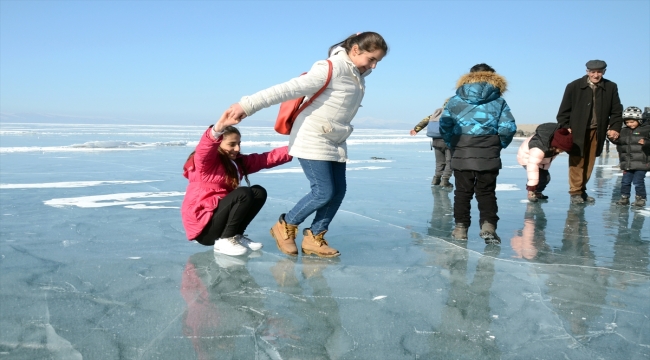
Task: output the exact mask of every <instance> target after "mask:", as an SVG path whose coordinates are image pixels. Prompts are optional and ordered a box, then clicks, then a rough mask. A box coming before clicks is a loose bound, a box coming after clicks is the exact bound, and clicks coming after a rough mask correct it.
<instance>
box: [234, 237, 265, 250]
mask: <svg viewBox="0 0 650 360" xmlns="http://www.w3.org/2000/svg"><path fill="white" fill-rule="evenodd" d="M235 237H237V240H239V243H240V244H242V245H243V246H245V247H247V248H249V249H251V250H253V251H257V250H259V249H261V248H262V247H263V246H264V245H262V243H258V242H255V241H253V240H251V239H249V238H247V237H246V235H235Z"/></svg>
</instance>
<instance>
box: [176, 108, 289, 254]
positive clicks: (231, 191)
mask: <svg viewBox="0 0 650 360" xmlns="http://www.w3.org/2000/svg"><path fill="white" fill-rule="evenodd" d="M228 115H229V111H226V112H225V113H224V114H223V115H221V118H220V119H219V121H217V123H216V124H215V125H214V126H211V127H210V128H208V130H206V131H205V133H204V134H203V136H202V137H201V140H200V141H199V144H198V145H197V146H196V150H195V151H194V152H193V153H192V154H191V155H190V157H189V158H188V159H187V161H186V162H185V166H183V176H185V177H186V178H187V179H188V180H189V182H190V183H189V185H188V186H187V190H186V192H185V198H184V199H183V205H182V207H181V216H182V218H183V227H184V228H185V233H186V235H187V238H188V239H189V240H196V241H197V242H198V243H200V244H202V245H206V246H214V251H215V252H218V253H222V254H226V255H233V256H237V255H243V254H245V253H246V252H247V250H248V249H250V250H259V249H261V248H262V244H261V243H258V242H253V241H251V240H250V239H249V238H247V237H246V236H245V235H244V231H245V230H246V227H247V226H248V224H250V223H251V221H253V219H254V218H255V216H256V215H257V213H258V212H259V211H260V210H261V209H262V206H264V203H265V202H266V190H265V189H264V188H263V187H261V186H259V185H253V186H250V183H249V181H248V174H252V173H254V172H257V171H260V170H262V169H268V168H272V167H274V166H278V165H281V164H284V163H287V162H289V161H291V159H292V157H291V156H289V154H288V152H287V147H286V146H283V147H280V148H277V149H274V150H272V151H270V152H265V153H263V154H250V155H242V154H240V152H239V151H240V144H241V134H240V133H239V130H237V128H235V127H233V126H231V125H234V124H236V123H237V121H236V120H232V119H229V116H228ZM242 179H245V180H246V183H247V184H248V186H241V183H240V182H241V180H242Z"/></svg>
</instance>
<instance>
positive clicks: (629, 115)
mask: <svg viewBox="0 0 650 360" xmlns="http://www.w3.org/2000/svg"><path fill="white" fill-rule="evenodd" d="M642 114H643V112H642V111H641V109H639V108H638V107H636V106H628V107H627V108H625V110H624V111H623V121H625V120H636V121H638V122H639V124H642V123H643V118H642Z"/></svg>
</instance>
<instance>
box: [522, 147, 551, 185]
mask: <svg viewBox="0 0 650 360" xmlns="http://www.w3.org/2000/svg"><path fill="white" fill-rule="evenodd" d="M533 136H534V135H533ZM533 136H530V137H528V138H527V139H526V140H524V142H523V143H522V144H521V146H519V151H517V162H519V165H522V166H525V167H526V173H527V175H528V182H527V183H526V185H527V186H535V185H537V184H539V169H540V168H541V169H544V170H548V168H550V167H551V162H553V159H555V158H556V157H557V155H555V156H553V157H544V152H543V151H542V149H540V148H537V147H535V148H532V149H529V148H528V143H529V142H530V139H532V138H533Z"/></svg>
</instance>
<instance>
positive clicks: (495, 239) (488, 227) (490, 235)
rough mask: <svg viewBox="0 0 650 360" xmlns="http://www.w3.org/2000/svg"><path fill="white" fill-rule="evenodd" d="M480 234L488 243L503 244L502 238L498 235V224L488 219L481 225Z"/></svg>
mask: <svg viewBox="0 0 650 360" xmlns="http://www.w3.org/2000/svg"><path fill="white" fill-rule="evenodd" d="M479 236H480V237H481V238H483V240H485V243H486V244H495V245H496V244H501V238H500V237H499V235H497V230H496V226H495V225H493V224H490V223H489V222H487V221H486V222H484V223H483V225H481V232H480V233H479Z"/></svg>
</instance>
